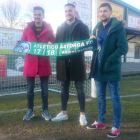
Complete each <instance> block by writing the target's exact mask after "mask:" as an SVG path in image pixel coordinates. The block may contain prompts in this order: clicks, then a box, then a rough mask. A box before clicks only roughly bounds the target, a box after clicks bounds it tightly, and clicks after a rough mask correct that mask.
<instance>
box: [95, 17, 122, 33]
mask: <svg viewBox="0 0 140 140" xmlns="http://www.w3.org/2000/svg"><path fill="white" fill-rule="evenodd" d="M111 20H112V23H111V29H110V32H113V31H116V30H118V28H119V27H120V26H123V22H122V21H119V20H118V19H117V18H116V17H113V18H111ZM101 25H102V21H100V22H99V23H98V24H97V25H96V27H95V28H94V30H93V34H96V29H97V28H99V27H100V26H101Z"/></svg>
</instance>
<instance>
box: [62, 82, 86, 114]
mask: <svg viewBox="0 0 140 140" xmlns="http://www.w3.org/2000/svg"><path fill="white" fill-rule="evenodd" d="M69 85H70V81H65V82H61V109H62V110H63V111H66V110H67V102H68V99H69ZM75 87H76V90H77V97H78V101H79V105H80V112H85V92H84V82H83V81H75Z"/></svg>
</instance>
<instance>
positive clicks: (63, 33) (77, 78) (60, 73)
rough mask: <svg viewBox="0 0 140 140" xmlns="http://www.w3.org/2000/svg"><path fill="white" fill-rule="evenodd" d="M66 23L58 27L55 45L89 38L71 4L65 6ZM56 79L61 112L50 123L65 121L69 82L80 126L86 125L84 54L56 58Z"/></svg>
mask: <svg viewBox="0 0 140 140" xmlns="http://www.w3.org/2000/svg"><path fill="white" fill-rule="evenodd" d="M65 17H66V22H64V23H63V24H61V26H59V27H58V29H57V33H56V43H61V42H74V41H80V40H85V39H88V38H89V30H88V27H87V26H86V25H85V24H84V23H83V22H82V21H81V20H78V19H77V18H75V7H74V5H73V4H70V3H68V4H66V5H65ZM57 79H58V80H59V81H61V112H60V113H59V114H58V115H57V116H56V117H55V118H53V119H52V121H61V120H67V119H68V116H67V113H66V110H67V102H68V99H69V85H70V81H74V82H75V87H76V90H77V93H78V101H79V105H80V118H79V121H80V124H81V125H86V124H87V121H86V117H85V92H84V80H85V79H86V68H85V59H84V53H83V52H82V53H78V54H75V55H71V56H62V57H58V58H57Z"/></svg>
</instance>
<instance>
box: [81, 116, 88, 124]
mask: <svg viewBox="0 0 140 140" xmlns="http://www.w3.org/2000/svg"><path fill="white" fill-rule="evenodd" d="M79 122H80V125H82V126H84V125H87V120H86V117H85V115H80V118H79Z"/></svg>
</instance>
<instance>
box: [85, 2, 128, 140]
mask: <svg viewBox="0 0 140 140" xmlns="http://www.w3.org/2000/svg"><path fill="white" fill-rule="evenodd" d="M111 14H112V8H111V6H110V4H109V3H103V4H101V5H100V7H99V17H100V19H101V22H99V23H98V24H97V25H96V27H95V28H94V30H93V37H94V38H96V39H97V46H98V49H99V51H98V54H97V57H96V58H97V59H96V61H95V59H93V60H92V67H91V75H90V76H91V77H94V79H95V85H96V89H97V97H98V112H99V113H98V120H97V122H96V121H95V122H94V123H93V124H92V125H90V126H88V127H87V129H105V114H106V86H107V85H108V87H109V91H110V96H111V100H112V102H113V126H112V129H111V132H110V133H109V134H108V137H111V138H115V137H117V136H118V135H119V134H120V125H121V101H120V95H119V81H120V80H121V56H122V55H124V54H126V53H127V51H128V44H127V40H126V33H125V29H124V27H123V25H122V22H120V21H118V19H117V18H110V16H111ZM95 55H96V54H95ZM93 58H95V57H93ZM95 62H96V65H95ZM94 65H95V71H93V68H94Z"/></svg>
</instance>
